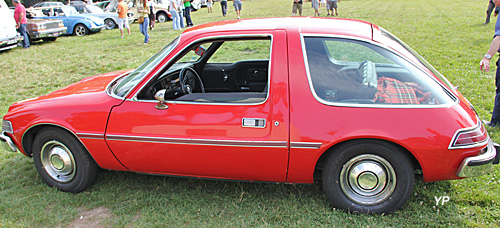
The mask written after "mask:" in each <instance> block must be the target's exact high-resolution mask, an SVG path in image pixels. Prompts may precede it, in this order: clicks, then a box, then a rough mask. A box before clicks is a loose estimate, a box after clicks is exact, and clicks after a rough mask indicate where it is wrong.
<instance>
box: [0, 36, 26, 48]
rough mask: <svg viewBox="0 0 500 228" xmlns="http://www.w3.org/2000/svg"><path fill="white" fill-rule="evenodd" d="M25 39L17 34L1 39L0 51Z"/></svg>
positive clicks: (12, 46) (15, 45)
mask: <svg viewBox="0 0 500 228" xmlns="http://www.w3.org/2000/svg"><path fill="white" fill-rule="evenodd" d="M20 40H23V37H22V36H15V37H11V38H7V39H1V40H0V51H3V50H7V49H11V48H15V47H17V42H19V41H20Z"/></svg>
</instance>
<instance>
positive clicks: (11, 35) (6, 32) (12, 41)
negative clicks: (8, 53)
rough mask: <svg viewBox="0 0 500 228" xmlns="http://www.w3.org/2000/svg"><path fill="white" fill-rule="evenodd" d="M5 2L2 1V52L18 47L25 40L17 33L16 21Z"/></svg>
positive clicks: (0, 26)
mask: <svg viewBox="0 0 500 228" xmlns="http://www.w3.org/2000/svg"><path fill="white" fill-rule="evenodd" d="M12 15H13V14H12V13H11V10H10V9H9V8H8V7H7V4H6V3H5V1H4V0H0V51H4V50H8V49H12V48H15V47H17V43H18V42H19V41H21V40H22V39H23V38H22V36H20V35H19V33H18V32H17V31H16V21H15V20H14V17H13V16H12Z"/></svg>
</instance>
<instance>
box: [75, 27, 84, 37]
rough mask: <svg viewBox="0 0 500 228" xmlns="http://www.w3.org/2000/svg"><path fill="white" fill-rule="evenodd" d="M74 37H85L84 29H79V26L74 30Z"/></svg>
mask: <svg viewBox="0 0 500 228" xmlns="http://www.w3.org/2000/svg"><path fill="white" fill-rule="evenodd" d="M76 35H77V36H83V35H85V28H84V27H81V26H79V27H77V28H76Z"/></svg>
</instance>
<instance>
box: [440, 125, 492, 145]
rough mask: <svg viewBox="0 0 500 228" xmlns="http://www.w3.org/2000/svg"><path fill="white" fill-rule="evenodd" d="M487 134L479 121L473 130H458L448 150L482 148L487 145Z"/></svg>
mask: <svg viewBox="0 0 500 228" xmlns="http://www.w3.org/2000/svg"><path fill="white" fill-rule="evenodd" d="M488 138H489V136H488V132H487V131H486V129H485V128H484V126H483V124H481V121H480V120H478V125H477V126H475V127H473V128H464V129H460V130H458V131H457V132H456V133H455V136H454V137H453V139H452V140H451V143H450V146H449V149H461V148H472V147H480V146H484V145H486V144H487V143H488Z"/></svg>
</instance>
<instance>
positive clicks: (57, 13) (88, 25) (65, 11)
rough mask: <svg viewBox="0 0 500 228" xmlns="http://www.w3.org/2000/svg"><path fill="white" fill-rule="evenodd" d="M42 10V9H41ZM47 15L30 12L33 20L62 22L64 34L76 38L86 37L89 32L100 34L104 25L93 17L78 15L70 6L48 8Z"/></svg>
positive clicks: (99, 19)
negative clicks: (56, 20) (64, 28)
mask: <svg viewBox="0 0 500 228" xmlns="http://www.w3.org/2000/svg"><path fill="white" fill-rule="evenodd" d="M42 9H43V8H42ZM50 9H51V11H50V12H49V15H45V14H43V13H41V12H40V11H37V10H30V13H32V14H33V15H34V17H33V18H34V19H59V20H62V21H63V22H64V26H65V27H66V34H68V35H71V34H75V35H77V36H83V35H88V34H89V33H90V32H100V31H101V30H103V29H104V28H106V25H105V24H104V20H103V19H101V18H98V17H95V16H90V15H84V14H80V13H78V12H77V11H76V9H75V8H74V7H72V6H63V7H60V8H50Z"/></svg>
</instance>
